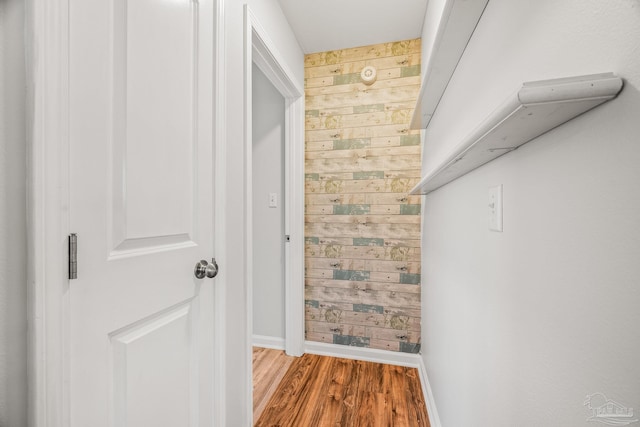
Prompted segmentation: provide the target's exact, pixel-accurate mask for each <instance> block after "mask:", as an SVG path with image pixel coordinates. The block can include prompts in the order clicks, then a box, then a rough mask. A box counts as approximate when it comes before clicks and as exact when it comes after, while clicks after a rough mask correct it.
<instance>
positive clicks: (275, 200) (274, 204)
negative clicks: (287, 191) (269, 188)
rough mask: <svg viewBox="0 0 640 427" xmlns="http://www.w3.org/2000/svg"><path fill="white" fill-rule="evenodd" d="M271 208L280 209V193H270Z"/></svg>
mask: <svg viewBox="0 0 640 427" xmlns="http://www.w3.org/2000/svg"><path fill="white" fill-rule="evenodd" d="M269 207H270V208H277V207H278V193H269Z"/></svg>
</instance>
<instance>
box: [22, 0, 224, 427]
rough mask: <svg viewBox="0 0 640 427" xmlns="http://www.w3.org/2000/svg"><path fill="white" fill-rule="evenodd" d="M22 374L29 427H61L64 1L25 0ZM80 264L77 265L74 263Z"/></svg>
mask: <svg viewBox="0 0 640 427" xmlns="http://www.w3.org/2000/svg"><path fill="white" fill-rule="evenodd" d="M26 15H27V19H26V29H27V31H26V33H27V75H28V78H27V82H28V83H27V84H28V88H27V98H28V99H27V105H28V110H27V123H28V126H29V130H28V132H29V136H28V138H29V142H28V144H29V146H28V150H29V151H28V186H27V188H28V190H27V191H28V194H27V200H28V221H27V234H28V256H29V259H28V267H27V268H28V304H29V307H28V322H29V335H28V345H29V352H28V353H29V354H28V359H29V360H28V370H29V380H28V387H29V395H28V399H29V405H28V406H29V414H28V418H29V427H68V426H69V425H70V419H69V407H70V401H69V378H68V375H69V369H68V366H69V340H68V329H69V300H68V285H69V281H68V279H67V269H66V263H67V236H68V234H69V232H70V230H69V212H68V207H69V132H68V125H69V69H68V63H69V37H68V34H69V20H68V17H69V0H28V2H27V11H26ZM215 21H216V52H215V57H216V64H215V67H216V76H215V90H216V104H215V127H216V128H215V147H214V149H215V153H216V158H215V163H216V171H215V180H216V182H215V190H214V191H215V196H214V197H215V199H216V206H217V207H218V209H217V210H216V216H215V222H214V235H215V237H216V242H215V252H216V257H217V259H218V261H219V263H220V265H221V266H222V268H221V273H220V274H219V275H218V277H217V278H216V285H215V289H216V290H215V292H216V307H215V310H216V325H215V328H216V342H215V346H216V361H215V374H216V382H215V385H214V387H215V390H214V397H215V404H214V410H215V412H216V413H215V420H216V426H224V425H225V418H226V417H225V414H226V404H227V402H226V401H225V399H224V396H225V392H224V390H225V384H226V381H227V378H226V375H225V369H224V367H225V359H224V348H225V345H224V342H225V335H226V334H225V331H226V327H227V325H226V324H225V320H224V319H225V315H224V305H225V304H224V301H225V299H224V292H225V287H226V286H225V276H226V275H225V273H224V265H225V264H226V263H225V262H224V261H225V260H224V250H223V248H224V247H225V238H226V237H225V236H226V234H225V229H226V218H225V215H224V209H222V207H223V206H224V200H225V189H226V180H225V177H226V171H225V155H226V128H225V126H226V121H225V117H224V112H225V100H226V98H225V96H226V92H225V87H226V74H225V73H224V66H225V62H224V57H225V53H226V44H225V40H224V37H223V34H224V25H223V23H224V1H223V0H216V17H215ZM80 261H81V260H80Z"/></svg>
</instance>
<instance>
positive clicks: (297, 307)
mask: <svg viewBox="0 0 640 427" xmlns="http://www.w3.org/2000/svg"><path fill="white" fill-rule="evenodd" d="M244 48H245V51H244V54H245V59H244V79H245V105H244V107H245V141H244V144H245V160H244V167H245V173H246V175H245V177H246V179H245V183H246V184H245V185H246V188H245V194H244V197H245V207H246V214H245V218H246V224H245V229H246V233H245V236H246V239H247V246H246V248H247V249H246V250H247V264H246V265H247V271H246V277H247V289H248V291H247V299H248V301H247V316H248V319H247V325H248V328H249V333H248V336H249V339H251V336H252V330H251V329H252V325H253V319H252V316H253V314H252V313H253V301H252V298H253V297H252V286H253V283H252V282H253V260H252V257H253V255H252V254H253V241H252V240H253V234H252V230H253V218H252V212H253V207H252V188H251V187H252V158H253V157H252V149H253V148H252V144H253V138H252V129H251V127H252V120H251V119H252V111H251V109H252V107H251V106H252V90H251V87H252V80H251V77H252V76H251V74H252V72H251V65H252V63H255V64H256V66H257V67H258V68H259V69H260V71H262V72H263V73H264V75H265V76H266V77H267V79H269V81H270V82H271V83H272V84H273V85H274V87H275V88H276V89H277V90H278V91H279V92H280V94H281V95H282V96H283V97H284V99H285V141H284V151H285V161H284V165H285V167H284V169H285V171H284V175H285V178H284V181H285V197H284V199H285V206H284V211H285V234H287V235H289V236H291V241H290V242H289V243H286V244H285V274H284V276H285V351H286V353H287V354H288V355H291V356H301V355H302V354H303V353H304V86H303V84H302V83H301V82H299V81H297V79H296V77H295V75H294V74H293V72H292V71H291V70H290V69H289V68H288V66H287V65H286V62H285V61H284V59H283V58H282V56H281V55H280V53H279V52H278V50H277V48H276V46H275V45H274V43H273V42H272V40H271V38H270V37H269V35H268V33H267V32H266V30H265V29H264V27H262V25H261V24H260V23H259V22H258V20H257V18H256V17H255V15H254V14H253V13H252V11H251V9H250V8H249V6H248V5H245V47H244ZM251 344H252V343H251V342H250V343H249V346H248V348H249V349H251ZM249 360H252V358H251V357H249ZM250 403H251V402H250ZM249 407H251V406H249Z"/></svg>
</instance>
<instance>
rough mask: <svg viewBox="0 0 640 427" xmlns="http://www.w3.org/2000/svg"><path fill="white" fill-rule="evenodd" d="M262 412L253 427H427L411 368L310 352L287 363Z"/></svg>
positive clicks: (415, 372)
mask: <svg viewBox="0 0 640 427" xmlns="http://www.w3.org/2000/svg"><path fill="white" fill-rule="evenodd" d="M255 360H256V358H255V352H254V363H255ZM255 372H256V370H254V375H255ZM255 389H257V387H256V385H254V390H255ZM254 399H255V397H254ZM255 407H256V403H255V402H254V414H255V413H256V412H255ZM261 412H262V413H261V415H260V416H259V418H258V417H257V416H256V417H255V418H254V420H257V421H255V426H260V427H262V426H269V427H272V426H281V427H285V426H290V427H325V426H332V427H333V426H341V427H365V426H367V427H369V426H370V427H377V426H381V427H382V426H384V427H387V426H390V427H391V426H393V427H404V426H407V427H410V426H411V427H413V426H427V427H428V426H429V419H428V417H427V410H426V406H425V403H424V398H423V395H422V389H421V387H420V379H419V377H418V371H417V370H416V369H414V368H405V367H401V366H393V365H384V364H380V363H373V362H362V361H357V360H349V359H340V358H335V357H326V356H316V355H311V354H305V355H304V356H303V357H300V358H295V360H293V361H292V362H291V365H290V366H289V369H288V370H287V372H286V374H285V375H284V376H283V377H282V380H281V381H280V384H279V385H278V387H277V389H276V390H275V392H274V393H273V394H272V396H271V398H270V400H269V401H268V403H267V404H266V407H265V408H264V410H263V411H261Z"/></svg>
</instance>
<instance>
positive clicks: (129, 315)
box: [67, 0, 215, 427]
mask: <svg viewBox="0 0 640 427" xmlns="http://www.w3.org/2000/svg"><path fill="white" fill-rule="evenodd" d="M214 17H215V10H214V4H213V1H212V0H71V1H70V14H69V24H70V33H69V37H70V44H69V58H70V61H69V75H70V80H69V88H70V93H69V100H70V101H69V102H70V105H69V110H70V123H69V136H70V152H69V161H70V169H69V181H70V183H71V184H70V200H69V215H70V224H69V225H70V230H71V231H72V232H74V233H77V235H78V278H77V279H76V280H71V281H70V282H69V311H68V313H69V318H68V325H69V336H68V341H69V347H68V348H69V354H68V360H69V363H68V367H67V368H68V374H69V375H68V378H69V402H70V407H69V408H68V412H69V421H70V423H69V424H70V426H71V427H88V426H91V427H107V426H109V427H123V426H128V427H165V426H166V427H181V426H184V427H204V426H212V425H213V418H214V416H213V400H214V397H213V390H214V377H213V375H214V373H213V366H214V342H215V341H214V338H215V337H214V324H213V323H214V289H213V287H214V286H215V279H212V278H206V277H205V278H203V279H198V278H196V277H195V275H194V267H195V265H196V263H197V262H198V261H200V260H201V259H203V260H206V261H208V262H211V260H212V256H213V223H214V206H213V197H214V194H213V173H214V171H213V164H214V161H213V160H214V159H213V156H214V152H213V82H214V76H213V54H214V46H213V35H214V28H213V27H214Z"/></svg>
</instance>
